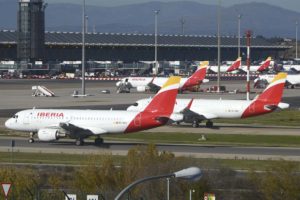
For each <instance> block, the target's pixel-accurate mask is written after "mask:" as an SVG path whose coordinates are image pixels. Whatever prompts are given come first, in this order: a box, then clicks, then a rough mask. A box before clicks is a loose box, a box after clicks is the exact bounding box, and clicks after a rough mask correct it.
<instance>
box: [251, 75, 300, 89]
mask: <svg viewBox="0 0 300 200" xmlns="http://www.w3.org/2000/svg"><path fill="white" fill-rule="evenodd" d="M275 76H276V74H262V75H259V76H258V78H256V79H255V80H254V82H255V84H257V82H259V81H267V82H268V83H270V82H271V81H272V80H273V79H274V77H275ZM299 85H300V74H287V77H286V83H285V86H286V87H290V88H292V89H294V88H295V87H296V86H299Z"/></svg>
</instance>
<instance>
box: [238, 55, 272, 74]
mask: <svg viewBox="0 0 300 200" xmlns="http://www.w3.org/2000/svg"><path fill="white" fill-rule="evenodd" d="M271 61H272V58H271V57H268V58H267V59H266V60H265V61H263V62H262V63H261V64H260V65H252V66H250V72H260V73H261V72H264V71H267V70H268V68H269V66H270V64H271ZM240 69H241V71H243V72H247V66H246V65H243V66H241V67H240Z"/></svg>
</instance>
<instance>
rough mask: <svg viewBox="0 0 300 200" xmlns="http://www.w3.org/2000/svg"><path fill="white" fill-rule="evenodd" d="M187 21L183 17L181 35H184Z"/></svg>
mask: <svg viewBox="0 0 300 200" xmlns="http://www.w3.org/2000/svg"><path fill="white" fill-rule="evenodd" d="M185 22H186V21H185V19H184V17H181V19H180V23H181V35H184V25H185Z"/></svg>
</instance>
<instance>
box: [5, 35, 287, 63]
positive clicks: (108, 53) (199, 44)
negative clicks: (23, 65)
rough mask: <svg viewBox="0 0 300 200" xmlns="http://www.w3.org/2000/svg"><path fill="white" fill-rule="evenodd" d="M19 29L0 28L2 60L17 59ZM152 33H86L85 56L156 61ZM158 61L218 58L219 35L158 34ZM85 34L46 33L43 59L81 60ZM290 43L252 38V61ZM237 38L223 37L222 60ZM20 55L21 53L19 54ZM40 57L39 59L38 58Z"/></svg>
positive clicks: (230, 55) (234, 50)
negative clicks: (284, 43) (7, 29)
mask: <svg viewBox="0 0 300 200" xmlns="http://www.w3.org/2000/svg"><path fill="white" fill-rule="evenodd" d="M17 34H18V32H17V31H3V30H2V31H0V52H1V54H0V60H18V56H17V55H18V54H17V39H18V36H17ZM154 40H155V36H154V35H152V34H127V33H87V34H86V59H87V60H96V61H124V62H128V63H130V62H138V61H153V60H154V43H155V42H154ZM157 45H158V60H159V61H195V60H196V61H200V60H210V61H214V60H217V37H216V36H202V35H159V36H158V43H157ZM81 46H82V34H81V33H78V32H45V48H44V56H43V58H44V59H43V61H44V62H49V61H76V60H81V48H82V47H81ZM289 48H290V47H289V46H282V45H277V44H272V43H270V42H268V41H267V40H265V39H263V38H252V39H251V60H260V59H264V58H266V57H268V56H272V57H273V58H275V59H276V58H279V56H280V53H282V52H283V51H285V50H286V49H289ZM246 52H247V48H246V38H241V55H242V57H243V58H246V54H247V53H246ZM237 55H238V39H237V38H236V37H221V60H235V59H236V58H237ZM19 57H20V56H19ZM37 60H39V59H37Z"/></svg>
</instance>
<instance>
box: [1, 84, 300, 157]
mask: <svg viewBox="0 0 300 200" xmlns="http://www.w3.org/2000/svg"><path fill="white" fill-rule="evenodd" d="M115 83H116V81H86V94H89V96H87V97H79V98H74V97H72V94H73V93H74V91H75V90H77V91H78V92H79V93H80V92H81V81H80V80H56V79H53V80H50V79H47V80H41V79H33V80H26V79H10V80H4V79H0V128H4V122H5V120H6V119H7V118H9V117H10V116H12V115H13V114H14V113H15V112H17V111H19V110H23V109H27V108H28V109H30V108H33V107H35V108H78V109H111V108H113V109H121V110H123V109H126V108H127V107H128V106H129V105H131V104H133V103H134V102H135V101H137V100H139V99H142V98H149V97H151V96H154V94H153V93H138V92H136V91H135V90H132V92H131V93H122V94H118V93H116V87H115ZM34 85H43V86H46V87H47V88H48V89H50V90H52V91H53V92H54V93H55V97H34V96H32V91H31V87H32V86H34ZM213 85H216V82H215V81H211V82H209V83H206V84H202V85H201V89H202V90H206V88H209V87H211V86H213ZM221 85H225V86H226V89H227V90H228V91H241V93H234V92H232V93H221V94H217V93H207V92H193V93H192V92H184V93H183V94H178V98H205V99H219V98H222V99H245V98H246V94H245V93H244V91H245V88H246V85H245V82H244V81H241V80H228V81H223V82H221ZM252 85H253V84H252ZM103 90H110V94H106V93H102V91H103ZM251 91H252V92H251V95H250V96H251V98H254V97H255V96H256V95H257V94H259V93H260V92H261V91H263V89H251ZM283 102H285V103H289V104H290V105H291V107H292V108H293V109H299V108H300V88H296V89H285V90H284V95H283ZM148 131H150V132H156V131H159V132H189V133H199V136H200V135H201V134H203V133H205V134H214V133H222V134H265V135H283V134H284V135H299V134H300V124H299V127H273V126H256V125H236V124H215V126H214V127H213V128H206V127H200V128H192V127H191V126H190V125H188V124H182V125H179V126H175V125H173V126H164V127H159V128H155V129H151V130H148ZM145 132H147V131H145ZM9 141H10V139H9V138H3V137H1V142H0V151H9V147H8V146H7V143H9ZM20 141H23V142H20V143H19V144H20V146H18V150H19V151H21V152H40V151H43V152H44V151H46V152H57V153H61V152H66V153H68V152H69V153H70V152H77V151H78V152H81V153H91V152H92V153H95V152H98V153H99V152H102V153H103V152H110V153H113V154H118V155H123V154H126V152H127V150H128V148H130V147H129V146H133V145H136V144H127V146H126V145H125V146H126V148H125V147H124V144H121V145H120V144H119V143H114V144H111V145H108V148H106V149H103V148H102V149H101V148H100V149H99V148H94V146H93V145H87V146H86V147H77V146H73V145H74V141H69V142H67V143H62V144H61V145H58V144H59V142H58V143H34V144H28V143H27V141H26V140H25V139H24V138H22V139H20ZM71 144H72V145H71ZM118 146H119V147H118ZM166 146H167V148H166ZM179 146H180V145H175V144H174V145H171V146H170V145H162V147H160V148H161V150H168V151H172V152H175V153H176V154H175V155H178V156H179V155H184V156H193V157H217V158H249V159H257V158H259V159H280V158H285V159H291V160H300V156H298V155H300V148H299V149H298V148H293V151H289V150H288V149H289V148H276V147H274V148H273V149H271V150H270V151H265V150H263V149H264V148H263V147H253V148H242V147H239V148H232V147H223V149H222V148H220V147H211V148H207V147H199V146H197V147H193V148H192V147H184V148H183V147H179ZM66 147H67V148H66ZM70 149H71V150H70ZM195 149H199V150H197V151H196V150H195ZM216 149H218V150H217V151H216ZM253 149H254V150H253ZM100 150H101V151H100ZM226 152H227V153H226Z"/></svg>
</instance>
